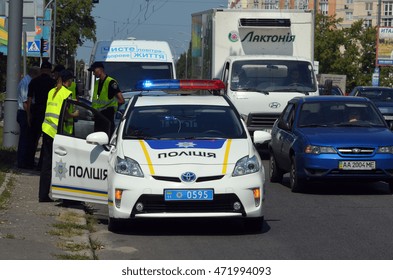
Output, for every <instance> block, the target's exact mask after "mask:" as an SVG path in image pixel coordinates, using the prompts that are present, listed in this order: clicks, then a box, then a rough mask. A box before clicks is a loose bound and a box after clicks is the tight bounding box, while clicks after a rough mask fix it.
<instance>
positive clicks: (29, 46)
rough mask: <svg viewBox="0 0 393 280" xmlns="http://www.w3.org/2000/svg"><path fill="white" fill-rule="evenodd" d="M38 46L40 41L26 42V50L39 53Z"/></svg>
mask: <svg viewBox="0 0 393 280" xmlns="http://www.w3.org/2000/svg"><path fill="white" fill-rule="evenodd" d="M40 47H41V42H40V41H39V40H35V41H33V42H27V52H30V53H39V52H40Z"/></svg>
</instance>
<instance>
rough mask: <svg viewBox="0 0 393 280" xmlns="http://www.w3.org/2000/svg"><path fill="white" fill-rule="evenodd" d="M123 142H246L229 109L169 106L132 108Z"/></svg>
mask: <svg viewBox="0 0 393 280" xmlns="http://www.w3.org/2000/svg"><path fill="white" fill-rule="evenodd" d="M123 137H124V138H131V139H199V138H200V139H206V138H208V139H210V138H213V139H214V138H231V139H236V138H245V137H246V133H245V131H244V129H243V126H242V125H241V122H240V120H239V119H238V118H237V116H236V114H235V113H234V112H233V110H232V109H231V108H230V107H223V106H211V105H186V106H185V105H168V106H149V107H135V108H134V109H133V111H132V112H130V114H129V115H128V119H127V121H126V124H125V130H124V135H123Z"/></svg>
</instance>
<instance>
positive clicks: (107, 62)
mask: <svg viewBox="0 0 393 280" xmlns="http://www.w3.org/2000/svg"><path fill="white" fill-rule="evenodd" d="M95 61H99V62H102V63H103V64H104V67H105V72H106V73H107V74H108V75H109V76H111V77H113V78H114V79H116V80H117V82H118V83H119V87H120V89H121V90H122V92H123V93H126V92H132V91H133V88H134V86H135V83H136V82H137V81H139V80H144V79H174V78H176V71H175V62H174V59H173V55H172V52H171V49H170V47H169V45H168V43H167V42H165V41H148V40H134V39H129V40H115V41H98V42H97V43H96V44H95V45H94V48H93V50H92V54H91V57H90V65H91V64H92V63H93V62H95ZM95 79H96V78H95V76H94V75H93V73H91V72H90V74H89V75H88V82H87V85H88V88H87V92H88V93H89V98H90V99H91V97H92V96H93V90H94V82H95Z"/></svg>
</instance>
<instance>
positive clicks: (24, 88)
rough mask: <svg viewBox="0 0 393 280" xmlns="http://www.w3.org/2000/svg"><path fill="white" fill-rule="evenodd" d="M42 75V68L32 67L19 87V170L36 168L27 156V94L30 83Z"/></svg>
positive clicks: (17, 117)
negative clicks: (27, 159) (28, 160)
mask: <svg viewBox="0 0 393 280" xmlns="http://www.w3.org/2000/svg"><path fill="white" fill-rule="evenodd" d="M39 74H40V68H39V67H38V66H32V67H31V68H30V69H29V71H28V74H26V76H24V77H23V79H22V80H21V81H20V82H19V85H18V112H17V116H16V120H17V122H18V123H19V143H18V155H17V165H18V167H19V168H26V169H31V168H33V167H34V166H32V165H31V163H28V162H27V161H26V154H27V149H28V147H29V146H28V141H29V138H28V137H29V125H28V122H27V112H26V108H27V92H28V88H29V83H30V81H31V80H32V79H33V78H35V77H37V76H38V75H39Z"/></svg>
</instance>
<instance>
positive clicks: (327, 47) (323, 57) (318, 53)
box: [314, 14, 345, 74]
mask: <svg viewBox="0 0 393 280" xmlns="http://www.w3.org/2000/svg"><path fill="white" fill-rule="evenodd" d="M341 22H342V19H336V18H335V17H333V16H330V17H328V16H324V15H322V14H317V15H316V17H315V43H314V58H315V60H316V61H319V72H320V73H335V74H341V73H337V71H339V69H338V68H339V66H338V65H337V63H338V62H339V60H340V59H341V56H342V54H341V51H340V47H341V46H342V45H343V44H344V40H345V39H344V34H343V31H342V29H340V28H339V25H340V23H341Z"/></svg>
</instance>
